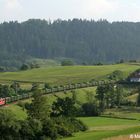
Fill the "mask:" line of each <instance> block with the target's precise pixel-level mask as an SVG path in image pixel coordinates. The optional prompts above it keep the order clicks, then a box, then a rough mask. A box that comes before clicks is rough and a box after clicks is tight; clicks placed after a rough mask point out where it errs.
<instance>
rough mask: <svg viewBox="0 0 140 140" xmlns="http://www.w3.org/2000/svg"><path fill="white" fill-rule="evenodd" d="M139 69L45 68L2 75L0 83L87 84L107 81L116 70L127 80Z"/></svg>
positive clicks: (129, 66) (123, 66)
mask: <svg viewBox="0 0 140 140" xmlns="http://www.w3.org/2000/svg"><path fill="white" fill-rule="evenodd" d="M138 68H140V65H137V64H136V65H135V64H129V63H128V64H127V63H126V64H115V65H103V66H64V67H62V66H54V67H46V66H45V67H41V68H38V69H32V70H27V71H17V72H3V73H0V82H1V83H8V82H10V81H12V80H19V81H24V82H23V83H25V84H26V82H27V83H28V82H29V83H30V82H31V83H32V82H47V83H50V84H52V85H61V84H68V83H77V82H85V81H90V80H92V79H95V80H101V79H106V78H107V75H109V74H111V73H112V72H113V71H115V70H121V71H122V72H124V78H125V77H127V76H128V75H129V73H131V72H133V71H135V70H136V69H138Z"/></svg>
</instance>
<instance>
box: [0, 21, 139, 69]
mask: <svg viewBox="0 0 140 140" xmlns="http://www.w3.org/2000/svg"><path fill="white" fill-rule="evenodd" d="M31 58H42V59H64V58H69V59H72V60H73V61H75V62H76V63H77V64H82V63H87V64H94V63H97V62H104V63H110V62H116V61H119V60H120V59H125V60H130V59H131V60H133V59H137V60H138V59H140V23H139V22H137V23H133V22H112V23H110V22H108V21H106V20H100V21H94V20H90V21H89V20H80V19H73V20H67V21H66V20H56V21H53V22H50V21H46V20H39V19H36V20H35V19H30V20H28V21H26V22H22V23H18V22H4V23H1V24H0V66H4V67H17V68H18V67H20V66H21V65H22V64H23V63H25V61H26V60H27V59H31Z"/></svg>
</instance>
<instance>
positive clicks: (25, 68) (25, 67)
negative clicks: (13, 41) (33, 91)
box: [20, 64, 30, 70]
mask: <svg viewBox="0 0 140 140" xmlns="http://www.w3.org/2000/svg"><path fill="white" fill-rule="evenodd" d="M28 69H30V67H29V65H28V64H23V65H22V66H21V67H20V70H28Z"/></svg>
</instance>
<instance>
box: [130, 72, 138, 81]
mask: <svg viewBox="0 0 140 140" xmlns="http://www.w3.org/2000/svg"><path fill="white" fill-rule="evenodd" d="M130 82H140V71H138V72H135V73H133V74H132V75H131V76H130Z"/></svg>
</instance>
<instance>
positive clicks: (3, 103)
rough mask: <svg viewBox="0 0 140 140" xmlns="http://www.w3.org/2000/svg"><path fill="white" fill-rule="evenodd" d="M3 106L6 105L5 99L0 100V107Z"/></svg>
mask: <svg viewBox="0 0 140 140" xmlns="http://www.w3.org/2000/svg"><path fill="white" fill-rule="evenodd" d="M5 104H6V100H5V98H0V106H1V105H5Z"/></svg>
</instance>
